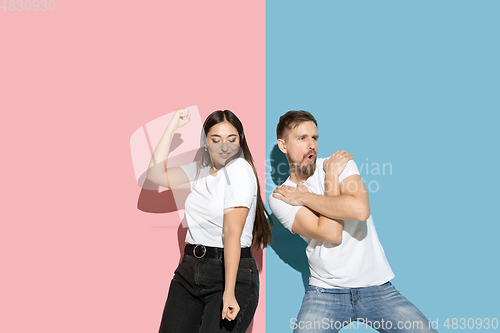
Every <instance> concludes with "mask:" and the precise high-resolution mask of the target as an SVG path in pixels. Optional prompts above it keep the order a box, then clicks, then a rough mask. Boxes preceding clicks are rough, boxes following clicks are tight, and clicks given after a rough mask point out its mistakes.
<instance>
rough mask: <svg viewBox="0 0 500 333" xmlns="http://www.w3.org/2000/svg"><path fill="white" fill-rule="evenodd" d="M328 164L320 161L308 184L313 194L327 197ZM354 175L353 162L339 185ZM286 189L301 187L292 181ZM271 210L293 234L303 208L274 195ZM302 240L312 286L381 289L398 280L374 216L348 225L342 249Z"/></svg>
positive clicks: (347, 167) (287, 181)
mask: <svg viewBox="0 0 500 333" xmlns="http://www.w3.org/2000/svg"><path fill="white" fill-rule="evenodd" d="M324 160H325V158H318V159H317V161H316V171H315V172H314V174H313V175H311V176H310V177H309V178H308V179H307V180H306V182H305V183H304V185H305V186H306V187H307V188H308V189H309V192H311V193H314V194H318V195H324V194H325V171H324V170H323V161H324ZM352 175H359V171H358V167H357V166H356V163H354V161H353V160H350V161H349V162H347V165H346V167H345V169H344V171H343V172H342V173H341V174H340V176H339V183H341V182H342V181H343V180H344V179H346V178H347V177H349V176H352ZM283 185H288V186H297V185H296V184H295V183H293V182H292V181H290V178H288V179H287V180H286V181H285V182H284V183H283ZM269 207H270V208H271V210H272V212H273V214H274V215H275V216H276V217H277V218H278V220H279V221H280V222H281V223H282V224H283V225H284V226H285V228H287V229H288V230H290V231H292V225H293V222H294V220H295V215H296V214H297V212H298V211H299V209H300V208H302V206H292V205H289V204H287V203H285V202H283V201H281V200H279V199H276V198H274V197H273V196H272V195H271V196H270V197H269ZM302 238H303V239H304V240H305V241H306V242H307V243H308V244H309V245H308V246H307V249H306V254H307V258H308V260H309V269H310V271H311V276H310V277H309V284H310V285H313V286H318V287H321V288H360V287H369V286H377V285H381V284H383V283H385V282H387V281H389V280H391V279H392V278H393V277H394V273H393V272H392V269H391V267H390V266H389V263H388V262H387V259H386V257H385V253H384V250H383V248H382V245H381V244H380V241H379V239H378V236H377V232H376V231H375V226H374V224H373V218H372V217H371V216H370V217H369V218H368V219H367V220H366V221H344V230H343V232H342V243H341V244H340V245H334V244H332V243H329V242H323V241H319V240H315V239H310V238H307V237H302Z"/></svg>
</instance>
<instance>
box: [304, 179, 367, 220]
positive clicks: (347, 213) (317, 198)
mask: <svg viewBox="0 0 500 333" xmlns="http://www.w3.org/2000/svg"><path fill="white" fill-rule="evenodd" d="M338 188H339V185H338V177H336V179H335V176H330V177H329V175H328V174H327V176H326V178H325V195H317V194H314V193H304V195H303V196H302V205H303V206H306V207H309V208H310V209H312V210H314V211H315V212H317V213H319V214H321V215H324V216H326V217H328V218H331V219H335V220H359V221H364V220H366V219H367V218H368V217H369V207H367V204H364V203H363V202H361V200H359V199H358V198H356V197H354V196H353V195H348V194H344V195H342V194H340V191H339V190H338ZM335 191H338V192H335Z"/></svg>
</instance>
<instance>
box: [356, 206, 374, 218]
mask: <svg viewBox="0 0 500 333" xmlns="http://www.w3.org/2000/svg"><path fill="white" fill-rule="evenodd" d="M370 214H371V213H370V206H369V205H361V206H360V207H359V209H358V211H357V216H356V220H358V221H366V220H368V218H369V217H370Z"/></svg>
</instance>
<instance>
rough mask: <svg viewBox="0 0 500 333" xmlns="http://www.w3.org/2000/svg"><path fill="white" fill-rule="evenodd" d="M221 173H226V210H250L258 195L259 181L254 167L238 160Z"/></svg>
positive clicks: (242, 160)
mask: <svg viewBox="0 0 500 333" xmlns="http://www.w3.org/2000/svg"><path fill="white" fill-rule="evenodd" d="M221 171H223V172H224V173H225V175H224V176H225V182H226V188H225V191H224V209H226V208H231V207H247V208H250V207H251V206H252V203H253V201H254V198H255V196H256V195H257V179H256V178H255V174H254V172H253V169H252V166H251V165H250V164H249V163H248V162H247V161H245V160H244V159H242V158H237V159H236V160H234V161H232V162H231V163H230V164H229V165H227V166H226V167H225V168H223V169H222V170H221Z"/></svg>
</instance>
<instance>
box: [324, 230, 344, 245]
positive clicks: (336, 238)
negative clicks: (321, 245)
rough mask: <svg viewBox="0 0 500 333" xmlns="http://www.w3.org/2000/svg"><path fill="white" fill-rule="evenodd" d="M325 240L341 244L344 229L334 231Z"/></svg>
mask: <svg viewBox="0 0 500 333" xmlns="http://www.w3.org/2000/svg"><path fill="white" fill-rule="evenodd" d="M324 241H325V242H328V243H332V244H336V245H340V244H341V243H342V231H341V232H339V233H333V234H331V235H328V237H327V238H326V239H325V240H324Z"/></svg>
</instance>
